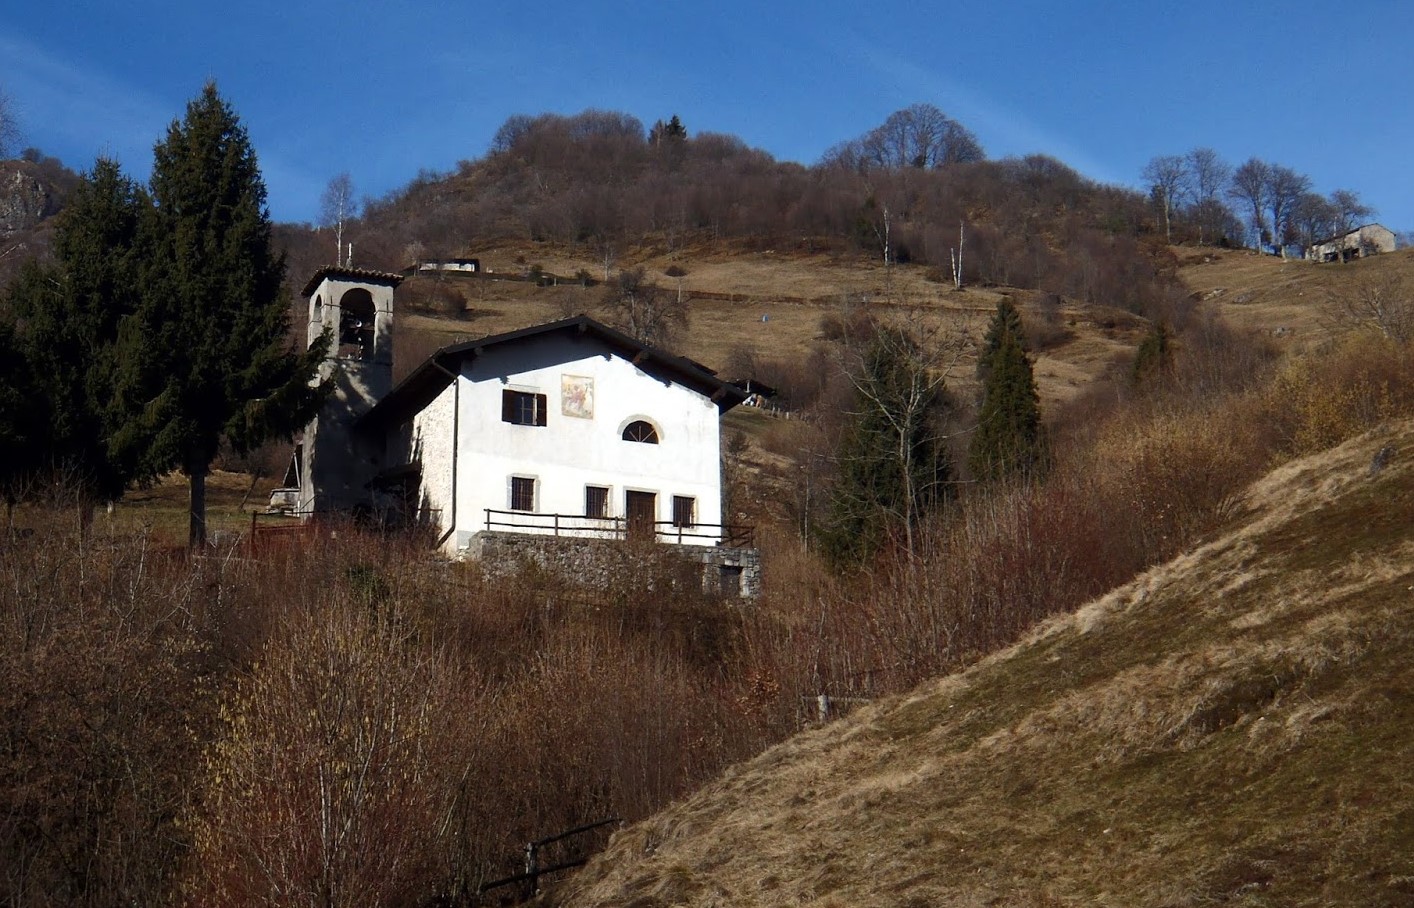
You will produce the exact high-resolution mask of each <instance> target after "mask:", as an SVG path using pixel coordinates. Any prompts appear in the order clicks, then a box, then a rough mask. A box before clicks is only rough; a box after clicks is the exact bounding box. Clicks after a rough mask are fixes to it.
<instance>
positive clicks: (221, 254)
mask: <svg viewBox="0 0 1414 908" xmlns="http://www.w3.org/2000/svg"><path fill="white" fill-rule="evenodd" d="M151 188H152V201H153V203H154V207H153V209H152V214H151V217H150V222H149V224H148V230H149V234H148V235H149V237H150V242H151V250H152V257H151V258H150V259H149V266H150V267H149V268H148V270H147V272H146V275H145V277H146V281H145V289H144V293H143V298H142V300H141V305H140V307H139V309H138V311H137V313H136V314H135V317H134V318H131V319H129V320H128V321H127V322H126V323H125V324H124V326H123V330H122V336H121V339H120V350H119V353H120V360H121V368H120V373H119V375H118V378H117V383H116V387H117V391H118V394H119V397H120V401H119V402H120V404H121V406H122V407H123V408H124V410H125V413H126V414H129V415H130V417H131V418H129V419H127V420H125V421H124V423H123V426H122V430H121V432H120V433H119V434H118V435H117V436H116V437H115V447H116V448H117V450H118V451H120V452H121V453H122V454H123V455H124V456H126V457H131V458H133V460H134V463H136V464H137V466H138V468H139V469H140V471H141V472H143V473H145V474H147V475H156V474H159V473H162V472H165V471H167V470H170V469H174V468H175V469H180V470H181V471H182V472H183V473H184V474H185V475H186V476H187V477H188V480H189V483H190V493H191V495H190V497H191V508H190V512H191V518H190V527H189V529H190V532H189V542H190V544H191V545H193V546H195V545H199V544H201V543H203V542H204V541H205V538H206V477H207V474H208V473H209V471H210V468H211V462H212V460H214V459H215V457H216V455H217V453H218V452H219V451H220V449H221V446H222V444H223V443H226V444H229V445H230V446H231V447H232V448H233V449H235V450H236V451H238V452H245V451H248V450H250V449H251V448H253V447H254V446H256V445H258V444H260V443H261V442H262V441H264V440H266V439H267V438H269V437H272V436H274V435H283V436H286V437H288V436H289V435H290V434H291V433H293V432H294V430H295V429H297V428H298V427H299V426H301V425H303V424H304V423H305V422H306V421H307V420H308V417H309V416H310V415H311V414H312V413H313V412H314V409H315V408H316V407H317V405H318V398H319V394H318V389H316V388H312V387H311V385H310V380H311V378H312V377H313V376H314V375H315V373H316V369H317V367H318V363H319V357H320V352H321V351H320V349H319V348H318V346H317V345H316V346H315V347H312V348H311V349H310V350H309V351H307V352H305V353H303V354H299V353H296V352H293V351H291V350H290V349H289V337H288V328H289V325H288V319H289V315H288V306H287V300H286V297H285V294H284V292H283V290H282V281H283V279H284V274H285V261H284V256H283V255H277V254H276V252H275V251H274V249H273V247H272V244H271V223H270V216H269V213H268V212H267V210H266V205H265V201H266V195H265V184H264V182H263V181H262V179H261V176H260V169H259V167H258V166H257V163H256V156H255V151H254V149H253V148H252V147H251V144H250V140H249V138H248V137H247V135H246V131H245V129H244V128H243V127H242V126H241V124H240V121H239V120H238V118H237V117H236V115H235V113H234V112H233V111H232V109H231V108H230V106H229V105H228V104H227V103H226V102H225V101H224V100H223V99H222V98H221V96H220V95H219V94H218V93H217V90H216V86H215V85H214V84H210V83H209V84H207V86H206V88H205V89H204V90H203V91H202V93H201V96H200V97H198V98H197V99H195V100H194V101H192V102H191V103H189V104H188V105H187V112H186V117H185V118H184V119H183V120H181V121H180V122H173V123H172V125H171V127H170V128H169V129H168V131H167V137H166V138H165V139H164V140H163V141H162V142H161V143H159V144H158V145H157V147H156V149H155V151H154V161H153V168H152V183H151Z"/></svg>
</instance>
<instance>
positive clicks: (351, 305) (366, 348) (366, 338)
mask: <svg viewBox="0 0 1414 908" xmlns="http://www.w3.org/2000/svg"><path fill="white" fill-rule="evenodd" d="M339 313H340V314H339V357H340V358H341V359H365V360H369V359H373V340H374V331H373V320H374V317H375V312H374V308H373V297H372V295H371V294H369V292H368V291H367V290H364V289H363V288H362V287H355V288H354V289H352V290H350V291H349V292H348V293H345V294H344V295H343V297H341V298H340V299H339Z"/></svg>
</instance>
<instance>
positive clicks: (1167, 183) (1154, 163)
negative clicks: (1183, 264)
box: [1144, 154, 1188, 243]
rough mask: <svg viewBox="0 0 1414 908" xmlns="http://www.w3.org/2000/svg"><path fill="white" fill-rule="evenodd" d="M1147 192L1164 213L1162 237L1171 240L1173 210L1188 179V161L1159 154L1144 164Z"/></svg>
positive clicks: (1175, 156)
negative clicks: (1147, 185)
mask: <svg viewBox="0 0 1414 908" xmlns="http://www.w3.org/2000/svg"><path fill="white" fill-rule="evenodd" d="M1144 180H1145V181H1146V182H1147V183H1148V184H1149V192H1150V194H1151V195H1153V197H1154V200H1155V201H1156V202H1158V203H1159V206H1160V207H1161V209H1162V210H1163V213H1164V239H1166V240H1167V241H1168V242H1170V243H1172V242H1173V212H1174V209H1175V208H1176V207H1177V205H1178V200H1179V195H1180V193H1182V191H1183V188H1184V186H1185V185H1186V183H1187V181H1188V161H1187V159H1186V158H1184V157H1181V156H1180V155H1174V154H1170V155H1160V156H1159V157H1157V158H1154V159H1153V160H1151V161H1150V162H1149V163H1148V164H1146V165H1145V166H1144Z"/></svg>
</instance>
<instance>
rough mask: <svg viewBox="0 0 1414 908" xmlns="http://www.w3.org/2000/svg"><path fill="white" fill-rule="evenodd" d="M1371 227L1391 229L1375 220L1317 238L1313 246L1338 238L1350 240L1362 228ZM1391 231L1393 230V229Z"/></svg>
mask: <svg viewBox="0 0 1414 908" xmlns="http://www.w3.org/2000/svg"><path fill="white" fill-rule="evenodd" d="M1371 227H1378V228H1380V229H1381V230H1389V228H1388V227H1386V226H1385V225H1384V224H1378V223H1374V222H1372V223H1369V224H1361V225H1360V226H1359V227H1351V228H1350V229H1349V230H1347V231H1345V232H1344V233H1332V234H1331V235H1330V236H1328V237H1326V238H1325V239H1323V240H1316V242H1314V243H1312V244H1311V245H1312V246H1324V245H1325V244H1327V243H1334V242H1335V241H1336V240H1348V239H1350V238H1351V237H1352V236H1354V235H1355V234H1357V233H1359V232H1360V231H1362V230H1368V229H1370V228H1371ZM1391 232H1393V231H1391Z"/></svg>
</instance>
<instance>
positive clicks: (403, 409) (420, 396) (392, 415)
mask: <svg viewBox="0 0 1414 908" xmlns="http://www.w3.org/2000/svg"><path fill="white" fill-rule="evenodd" d="M554 334H563V335H567V336H570V337H576V338H577V337H592V338H594V339H595V340H598V341H599V342H601V343H602V344H604V345H605V346H607V347H608V348H609V352H611V353H613V354H614V355H616V356H619V357H621V358H622V359H626V360H628V361H629V362H631V363H633V364H634V365H635V366H637V367H638V368H639V369H642V370H643V371H644V372H647V373H648V374H650V375H654V376H657V377H659V378H664V379H667V380H670V381H674V382H676V383H678V384H680V385H683V386H684V387H687V388H691V389H692V390H694V391H697V392H698V393H700V394H702V395H704V396H706V397H708V398H710V399H711V400H712V401H713V402H715V403H716V404H717V408H718V410H719V411H721V412H725V411H727V410H730V409H731V408H732V407H734V406H736V405H737V404H739V403H741V402H742V401H744V400H745V399H746V393H745V392H744V391H742V390H741V389H740V388H737V387H734V386H733V385H731V384H728V383H727V382H724V381H722V380H721V379H720V378H717V376H716V375H715V374H714V373H713V372H712V370H710V369H708V368H707V367H706V366H703V365H702V364H701V363H697V362H694V361H692V360H690V359H688V358H687V357H684V356H677V355H675V354H672V353H669V352H667V351H666V350H661V349H659V348H657V347H654V346H651V345H649V344H645V343H643V342H642V341H638V340H634V339H633V338H632V337H629V336H628V335H627V334H624V333H623V332H621V331H616V330H614V329H613V328H610V327H609V326H608V325H605V324H602V323H600V322H597V321H595V320H594V319H592V318H590V317H589V316H587V315H577V316H575V317H574V318H567V319H563V320H562V321H558V322H550V323H549V324H545V325H535V326H534V327H531V328H522V329H520V330H519V331H508V332H506V333H504V334H493V335H491V336H489V337H483V338H480V339H478V340H473V341H466V342H465V343H460V344H453V345H451V346H449V347H443V348H442V349H440V350H438V351H437V352H436V353H434V354H432V355H431V356H429V357H428V358H427V360H426V361H424V362H423V363H422V365H420V366H418V367H417V368H416V369H414V370H413V371H412V372H411V373H410V374H409V375H408V376H407V377H406V378H404V379H403V380H402V381H401V382H399V383H398V386H397V387H396V388H394V389H393V390H392V391H390V392H389V393H388V396H386V397H384V398H383V399H382V400H380V401H379V402H378V403H377V405H375V406H374V407H373V409H372V410H370V411H368V413H367V414H365V415H364V416H363V418H362V419H360V420H359V425H360V426H363V427H373V426H378V425H397V424H398V423H401V422H404V421H406V420H407V419H408V418H410V417H411V416H412V415H413V414H414V413H417V412H418V411H419V410H421V409H422V408H423V407H425V406H427V405H428V404H429V403H431V402H432V401H433V399H435V398H436V397H437V395H438V394H440V393H441V391H442V389H443V388H445V387H447V386H448V385H449V384H451V383H452V380H453V379H454V378H455V377H456V376H457V374H459V372H460V369H461V365H462V364H463V363H465V362H466V361H468V360H470V359H474V358H475V357H477V356H480V355H481V354H482V353H483V352H485V351H486V350H487V349H489V348H491V347H508V346H514V345H517V344H524V343H533V342H535V341H537V340H540V339H542V338H545V337H548V336H550V335H554Z"/></svg>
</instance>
